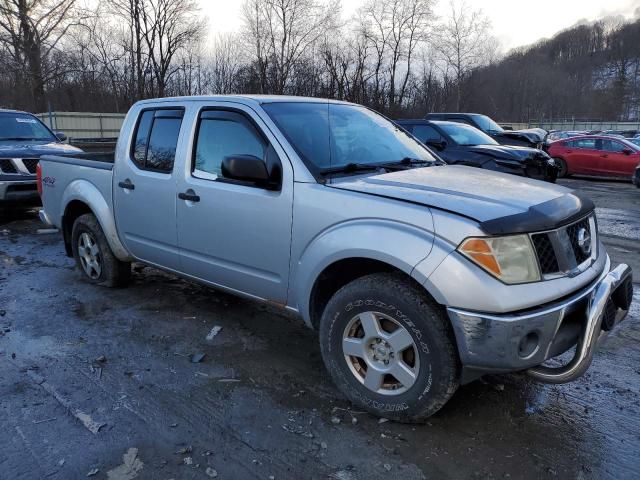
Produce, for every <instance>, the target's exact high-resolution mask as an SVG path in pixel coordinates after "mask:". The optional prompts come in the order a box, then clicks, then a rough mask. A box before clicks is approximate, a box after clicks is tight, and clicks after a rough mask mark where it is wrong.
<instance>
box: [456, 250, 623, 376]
mask: <svg viewBox="0 0 640 480" xmlns="http://www.w3.org/2000/svg"><path fill="white" fill-rule="evenodd" d="M607 263H608V262H607ZM632 291H633V284H632V277H631V268H629V267H628V266H627V265H624V264H622V265H619V266H618V267H616V268H615V269H613V270H611V271H609V267H608V266H607V268H606V269H605V270H604V272H603V274H602V275H601V276H600V277H599V278H598V279H597V280H596V281H595V282H593V283H592V284H591V285H589V286H588V287H587V288H585V289H582V290H580V291H579V292H576V293H574V294H572V295H571V296H569V297H568V298H565V299H563V300H561V301H558V302H554V303H552V304H548V305H545V306H544V307H541V308H536V309H533V310H528V311H525V312H522V313H516V314H502V315H494V314H483V313H478V312H468V311H462V310H458V309H454V308H449V309H447V311H448V314H449V317H450V319H451V322H452V325H453V329H454V332H455V336H456V341H457V345H458V351H459V354H460V360H461V362H462V364H463V377H462V381H463V383H466V382H468V381H471V380H473V379H475V378H477V377H478V376H480V375H482V374H486V373H492V372H494V373H501V372H512V371H520V370H527V373H528V374H529V375H531V376H532V377H533V378H536V379H537V380H540V381H543V382H547V383H566V382H570V381H572V380H575V379H576V378H578V377H579V376H581V375H582V374H583V373H584V372H585V371H586V370H587V368H588V367H589V365H590V364H591V360H592V358H593V354H594V352H595V350H596V348H597V345H598V343H599V340H600V339H601V337H604V336H605V335H606V332H608V331H610V330H611V329H612V328H614V327H615V326H616V325H617V324H618V323H619V322H620V321H622V319H624V317H625V316H626V314H627V312H628V310H629V306H630V305H631V299H632V296H633V294H632ZM574 345H577V347H576V352H575V355H574V357H573V359H572V360H571V361H570V362H569V363H567V364H566V365H564V366H562V367H557V368H551V367H547V366H542V365H541V364H542V363H544V362H545V361H546V360H548V359H550V358H552V357H556V356H558V355H560V354H561V353H564V352H565V351H567V350H569V349H570V348H571V347H573V346H574Z"/></svg>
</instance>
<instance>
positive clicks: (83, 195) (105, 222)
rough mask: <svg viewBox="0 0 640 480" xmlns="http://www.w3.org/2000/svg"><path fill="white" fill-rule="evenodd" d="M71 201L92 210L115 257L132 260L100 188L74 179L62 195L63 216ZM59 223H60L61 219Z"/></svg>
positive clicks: (127, 260)
mask: <svg viewBox="0 0 640 480" xmlns="http://www.w3.org/2000/svg"><path fill="white" fill-rule="evenodd" d="M73 201H80V202H82V203H84V204H86V205H87V206H88V207H89V209H90V210H91V211H92V212H93V214H94V215H95V216H96V218H97V219H98V223H99V224H100V227H101V228H102V231H103V232H104V235H105V237H106V238H107V242H108V243H109V246H110V247H111V250H112V252H113V254H114V255H115V256H116V258H118V260H121V261H123V262H130V261H132V260H133V258H132V257H131V255H129V252H128V251H127V249H126V248H125V247H124V245H123V244H122V242H121V241H120V238H119V237H118V231H117V229H116V223H115V218H114V216H113V212H112V210H111V208H110V207H109V204H108V203H107V201H106V200H105V198H104V196H103V195H102V193H101V192H100V190H98V188H97V187H96V186H95V185H94V184H92V183H91V182H89V181H87V180H74V181H73V182H71V183H70V184H69V185H68V186H67V188H66V189H65V191H64V193H63V195H62V205H64V211H63V214H62V216H63V217H64V215H65V213H66V211H67V207H68V206H69V204H70V203H71V202H73ZM61 220H62V219H61ZM60 224H61V225H62V221H61V222H60Z"/></svg>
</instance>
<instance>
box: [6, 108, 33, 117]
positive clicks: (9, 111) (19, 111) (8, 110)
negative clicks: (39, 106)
mask: <svg viewBox="0 0 640 480" xmlns="http://www.w3.org/2000/svg"><path fill="white" fill-rule="evenodd" d="M0 113H22V114H24V115H33V113H29V112H23V111H22V110H12V109H10V108H0ZM34 116H35V115H34Z"/></svg>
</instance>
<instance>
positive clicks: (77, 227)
mask: <svg viewBox="0 0 640 480" xmlns="http://www.w3.org/2000/svg"><path fill="white" fill-rule="evenodd" d="M83 233H88V234H89V235H90V237H91V238H93V239H94V240H95V242H96V244H97V246H98V249H99V258H100V261H101V262H100V264H101V272H100V274H99V276H98V277H97V278H92V277H90V276H89V275H88V274H87V273H86V272H85V269H84V267H83V265H82V263H81V261H80V253H79V245H78V242H79V239H80V236H81V235H82V234H83ZM71 250H72V252H73V258H74V259H75V261H76V266H77V267H78V270H79V271H80V275H81V276H82V278H83V279H84V280H85V281H87V282H89V283H95V284H99V285H104V286H106V287H124V286H126V285H127V284H128V283H129V280H130V279H131V263H129V262H123V261H121V260H118V259H117V258H116V256H115V255H114V254H113V252H112V251H111V247H110V246H109V243H108V242H107V239H106V237H105V235H104V232H103V231H102V227H101V226H100V224H99V223H98V220H97V219H96V217H95V215H93V214H92V213H85V214H84V215H81V216H79V217H78V218H77V219H76V221H75V222H74V223H73V228H72V230H71Z"/></svg>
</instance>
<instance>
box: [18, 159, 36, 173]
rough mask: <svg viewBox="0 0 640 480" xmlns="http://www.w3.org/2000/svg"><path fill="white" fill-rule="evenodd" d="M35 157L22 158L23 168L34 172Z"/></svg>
mask: <svg viewBox="0 0 640 480" xmlns="http://www.w3.org/2000/svg"><path fill="white" fill-rule="evenodd" d="M38 161H39V160H38V159H37V158H23V159H22V163H23V164H24V166H25V168H26V169H27V170H28V171H29V173H36V167H37V166H38Z"/></svg>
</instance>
